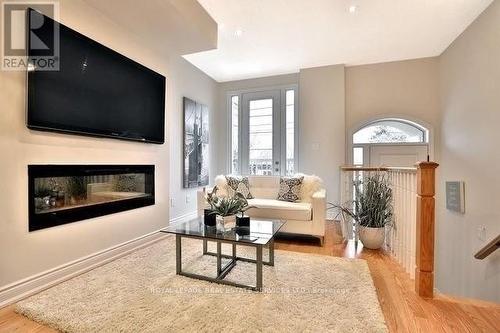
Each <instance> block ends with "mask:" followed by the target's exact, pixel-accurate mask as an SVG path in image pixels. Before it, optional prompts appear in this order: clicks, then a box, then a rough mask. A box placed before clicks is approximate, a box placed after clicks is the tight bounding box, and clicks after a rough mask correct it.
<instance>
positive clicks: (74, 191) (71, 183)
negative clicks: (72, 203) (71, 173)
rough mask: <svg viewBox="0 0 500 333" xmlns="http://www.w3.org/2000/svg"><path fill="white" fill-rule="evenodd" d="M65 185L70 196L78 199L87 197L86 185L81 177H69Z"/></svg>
mask: <svg viewBox="0 0 500 333" xmlns="http://www.w3.org/2000/svg"><path fill="white" fill-rule="evenodd" d="M66 184H67V191H68V194H69V195H70V196H72V197H74V198H78V199H84V198H86V197H87V185H86V184H85V180H84V178H83V177H69V178H68V180H67V183H66Z"/></svg>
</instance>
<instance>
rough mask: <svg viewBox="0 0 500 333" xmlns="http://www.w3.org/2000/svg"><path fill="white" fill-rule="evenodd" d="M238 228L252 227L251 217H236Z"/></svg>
mask: <svg viewBox="0 0 500 333" xmlns="http://www.w3.org/2000/svg"><path fill="white" fill-rule="evenodd" d="M236 226H237V227H250V217H249V216H236Z"/></svg>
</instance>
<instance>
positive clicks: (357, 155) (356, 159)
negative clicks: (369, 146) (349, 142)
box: [352, 147, 363, 165]
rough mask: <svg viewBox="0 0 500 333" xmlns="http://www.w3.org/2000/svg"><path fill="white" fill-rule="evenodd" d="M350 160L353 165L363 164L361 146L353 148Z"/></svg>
mask: <svg viewBox="0 0 500 333" xmlns="http://www.w3.org/2000/svg"><path fill="white" fill-rule="evenodd" d="M352 161H353V164H354V165H363V147H354V148H353V157H352Z"/></svg>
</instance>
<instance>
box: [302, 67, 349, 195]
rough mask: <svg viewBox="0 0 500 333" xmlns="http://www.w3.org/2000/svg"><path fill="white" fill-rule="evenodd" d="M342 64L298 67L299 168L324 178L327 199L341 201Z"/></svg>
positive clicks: (343, 104)
mask: <svg viewBox="0 0 500 333" xmlns="http://www.w3.org/2000/svg"><path fill="white" fill-rule="evenodd" d="M344 80H345V77H344V66H343V65H335V66H324V67H315V68H306V69H301V70H300V79H299V105H300V109H299V170H300V171H301V172H303V173H307V174H316V175H317V176H319V177H321V178H322V179H323V182H324V184H325V188H326V190H327V197H328V200H329V201H331V202H338V201H339V200H340V183H339V182H340V174H339V172H340V171H339V167H340V166H341V165H343V164H344V162H345V90H344V87H345V85H344Z"/></svg>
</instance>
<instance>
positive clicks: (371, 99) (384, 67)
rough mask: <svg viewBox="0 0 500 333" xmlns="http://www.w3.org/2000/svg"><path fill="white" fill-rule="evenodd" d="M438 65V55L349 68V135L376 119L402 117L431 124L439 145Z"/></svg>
mask: <svg viewBox="0 0 500 333" xmlns="http://www.w3.org/2000/svg"><path fill="white" fill-rule="evenodd" d="M438 65H439V61H438V58H437V57H435V58H422V59H415V60H406V61H395V62H388V63H381V64H373V65H362V66H352V67H346V73H345V76H346V80H345V82H346V83H345V84H346V131H347V134H348V135H351V134H352V131H353V130H355V129H358V128H359V126H361V125H364V124H365V123H366V122H369V121H371V120H374V119H376V118H381V117H399V118H405V119H408V120H412V121H418V122H420V123H422V125H430V127H432V128H431V129H433V130H434V131H433V133H432V135H433V141H434V146H436V145H437V143H438V142H439V138H438V137H439V131H437V129H438V128H439V123H440V104H439V77H438V74H439V70H438ZM434 150H436V149H434ZM431 155H433V154H432V153H431ZM431 157H432V156H431ZM433 157H434V158H437V157H436V156H433Z"/></svg>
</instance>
